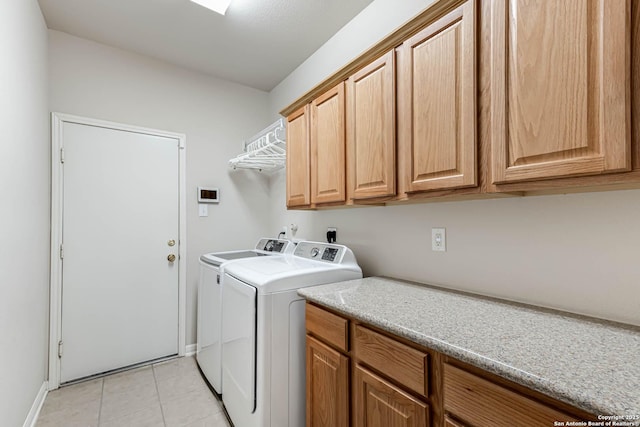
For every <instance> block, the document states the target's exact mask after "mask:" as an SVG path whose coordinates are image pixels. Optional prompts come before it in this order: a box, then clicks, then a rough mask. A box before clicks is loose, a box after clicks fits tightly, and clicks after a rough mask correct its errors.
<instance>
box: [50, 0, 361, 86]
mask: <svg viewBox="0 0 640 427" xmlns="http://www.w3.org/2000/svg"><path fill="white" fill-rule="evenodd" d="M371 1H372V0H234V1H233V2H232V3H231V6H230V7H229V10H227V14H226V15H225V16H222V15H219V14H217V13H215V12H212V11H209V10H208V9H205V8H203V7H202V6H199V5H197V4H195V3H192V2H190V1H189V0H39V3H40V7H41V9H42V12H43V14H44V17H45V20H46V22H47V26H48V27H49V28H51V29H54V30H58V31H63V32H66V33H69V34H73V35H75V36H78V37H83V38H87V39H90V40H94V41H97V42H100V43H104V44H107V45H110V46H114V47H118V48H121V49H126V50H129V51H133V52H137V53H140V54H143V55H148V56H151V57H154V58H158V59H162V60H165V61H168V62H171V63H174V64H177V65H180V66H183V67H186V68H189V69H193V70H197V71H201V72H204V73H207V74H210V75H213V76H216V77H220V78H223V79H227V80H231V81H235V82H238V83H241V84H245V85H247V86H251V87H254V88H257V89H261V90H266V91H269V90H271V89H273V87H274V86H276V85H277V84H278V83H279V82H280V81H282V80H283V79H284V78H285V77H286V76H287V75H289V73H291V71H293V70H294V69H295V68H296V67H297V66H298V65H300V64H301V63H302V62H303V61H304V60H305V59H306V58H307V57H309V55H311V54H312V53H313V52H314V51H315V50H316V49H317V48H319V47H320V46H321V45H322V44H323V43H324V42H325V41H327V40H328V39H329V38H330V37H331V36H332V35H333V34H335V33H336V32H337V31H338V30H339V29H340V28H342V27H343V26H344V25H345V24H346V23H347V22H349V21H350V20H351V19H352V18H353V17H354V16H356V15H357V14H358V13H359V12H360V11H361V10H362V9H364V8H365V7H366V6H367V5H368V4H369V3H371Z"/></svg>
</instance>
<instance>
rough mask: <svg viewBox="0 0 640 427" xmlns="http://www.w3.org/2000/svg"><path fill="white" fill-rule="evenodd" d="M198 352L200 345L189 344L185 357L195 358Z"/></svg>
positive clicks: (185, 349) (185, 350)
mask: <svg viewBox="0 0 640 427" xmlns="http://www.w3.org/2000/svg"><path fill="white" fill-rule="evenodd" d="M197 350H198V344H187V346H186V347H185V348H184V355H185V357H188V356H193V355H194V354H196V351H197Z"/></svg>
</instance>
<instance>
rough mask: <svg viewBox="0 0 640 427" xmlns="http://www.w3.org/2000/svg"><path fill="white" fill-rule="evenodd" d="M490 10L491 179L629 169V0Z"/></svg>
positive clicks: (568, 0)
mask: <svg viewBox="0 0 640 427" xmlns="http://www.w3.org/2000/svg"><path fill="white" fill-rule="evenodd" d="M489 10H490V12H489V16H487V17H486V18H487V19H490V26H491V30H490V56H491V61H490V64H489V68H490V70H489V73H490V79H491V89H490V97H491V107H490V113H489V115H490V118H489V120H490V122H491V124H490V126H491V144H492V178H493V182H494V183H505V182H511V181H523V180H539V179H546V178H553V177H565V176H577V175H594V174H601V173H607V172H615V171H622V170H628V169H629V168H630V164H631V155H630V116H629V114H630V107H629V73H630V67H629V49H630V47H629V31H630V15H629V13H630V12H629V10H630V4H629V0H563V1H530V0H509V1H504V0H503V1H494V2H491V6H490V8H489Z"/></svg>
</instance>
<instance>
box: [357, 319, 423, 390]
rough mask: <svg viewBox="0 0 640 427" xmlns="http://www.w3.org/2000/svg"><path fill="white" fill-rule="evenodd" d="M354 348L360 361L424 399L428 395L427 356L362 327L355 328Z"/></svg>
mask: <svg viewBox="0 0 640 427" xmlns="http://www.w3.org/2000/svg"><path fill="white" fill-rule="evenodd" d="M353 345H354V351H355V355H356V357H357V358H358V360H361V361H362V362H363V363H365V364H367V365H369V366H371V367H372V368H374V369H376V370H378V371H379V372H381V373H383V374H384V375H386V376H388V377H389V378H392V379H394V380H396V381H397V382H398V383H399V384H402V385H403V386H406V387H407V388H409V389H410V390H412V391H414V392H416V393H418V394H420V395H421V396H424V397H426V396H427V394H428V390H429V382H428V378H427V372H428V363H429V354H428V353H425V352H424V351H420V350H417V349H415V348H413V347H409V346H408V345H405V344H403V343H401V342H398V341H396V340H394V339H392V338H389V337H387V336H385V335H382V334H379V333H377V332H375V331H373V330H371V329H369V328H365V327H364V326H361V325H358V326H356V328H355V338H354V344H353Z"/></svg>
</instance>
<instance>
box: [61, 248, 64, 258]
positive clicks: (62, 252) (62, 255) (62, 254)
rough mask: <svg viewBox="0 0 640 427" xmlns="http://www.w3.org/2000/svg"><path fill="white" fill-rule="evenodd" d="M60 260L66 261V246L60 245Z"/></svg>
mask: <svg viewBox="0 0 640 427" xmlns="http://www.w3.org/2000/svg"><path fill="white" fill-rule="evenodd" d="M60 259H64V246H63V245H62V244H60Z"/></svg>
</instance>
